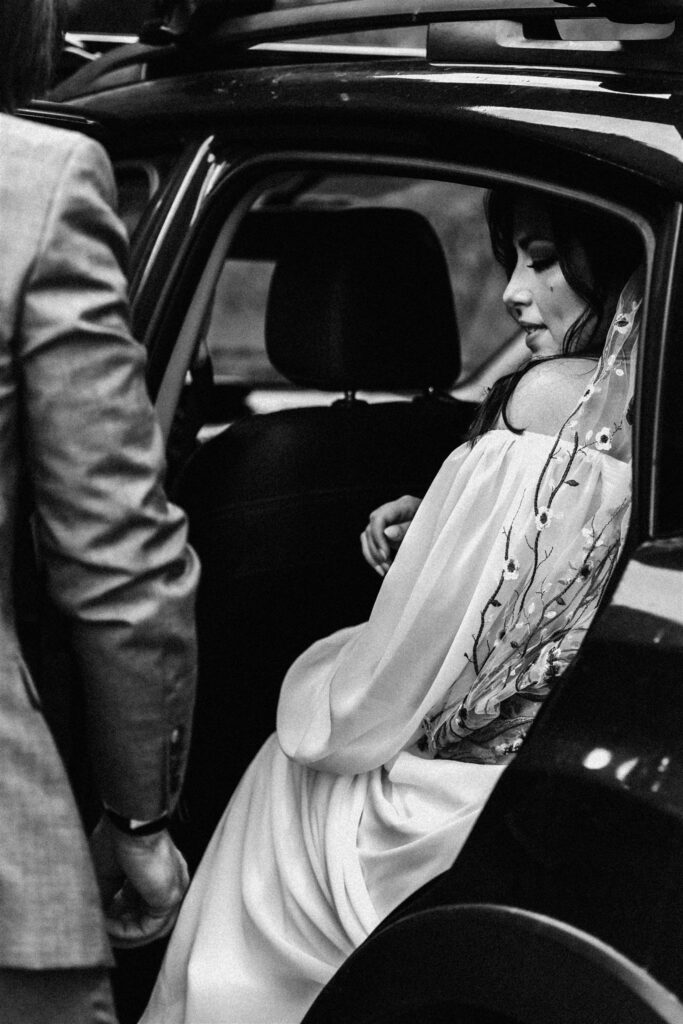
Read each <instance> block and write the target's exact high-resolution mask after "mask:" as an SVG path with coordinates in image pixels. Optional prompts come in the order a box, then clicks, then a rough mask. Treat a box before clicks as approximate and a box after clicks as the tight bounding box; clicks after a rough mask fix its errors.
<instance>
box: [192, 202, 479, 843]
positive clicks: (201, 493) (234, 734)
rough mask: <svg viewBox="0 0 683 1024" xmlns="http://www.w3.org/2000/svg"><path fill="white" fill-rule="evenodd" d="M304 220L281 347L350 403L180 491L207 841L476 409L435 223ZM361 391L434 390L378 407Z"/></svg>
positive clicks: (281, 282)
mask: <svg viewBox="0 0 683 1024" xmlns="http://www.w3.org/2000/svg"><path fill="white" fill-rule="evenodd" d="M289 227H290V230H289V232H284V234H286V235H288V244H286V245H285V246H283V247H282V250H281V251H280V252H279V254H278V260H277V263H276V267H275V270H274V274H273V278H272V282H271V288H270V294H269V299H268V308H267V314H266V345H267V349H268V353H269V356H270V359H271V361H272V362H273V364H274V365H275V366H276V367H277V368H278V369H280V370H281V372H283V373H284V374H285V375H286V376H287V377H289V379H290V380H292V381H293V382H294V383H296V384H298V385H301V386H305V387H315V388H319V389H322V390H325V391H330V392H331V393H332V394H336V395H337V396H339V393H340V392H341V393H342V394H343V395H344V396H345V397H344V398H343V399H342V400H341V401H336V402H335V401H333V400H331V402H330V404H329V405H326V406H318V407H313V408H299V409H290V410H286V411H282V412H276V413H269V414H265V415H256V416H251V417H248V418H245V419H243V420H241V421H240V422H238V423H236V424H234V425H232V426H230V427H229V428H228V429H226V430H225V431H223V432H222V433H221V434H219V435H218V436H216V437H214V438H212V439H211V440H209V441H207V442H206V443H205V444H204V445H203V446H202V447H201V448H200V449H199V450H198V451H197V452H196V453H195V454H194V456H193V457H192V458H191V459H190V461H189V463H188V464H187V466H186V468H185V470H184V471H183V473H182V475H181V477H180V480H179V485H178V497H179V500H180V501H181V503H182V504H183V505H184V507H185V508H186V509H187V511H188V514H189V519H190V538H191V541H192V543H193V544H194V546H195V548H196V549H197V551H198V553H199V555H200V558H201V559H202V563H203V574H202V582H201V586H200V593H199V599H198V629H199V639H200V681H199V687H200V688H199V699H198V706H197V715H196V727H195V740H194V749H193V753H192V755H191V759H190V765H189V768H188V781H187V786H186V791H187V794H188V796H187V800H188V804H189V810H190V813H191V814H192V816H193V823H192V828H194V831H195V834H196V835H199V834H200V833H201V835H202V836H203V837H204V839H205V838H207V837H208V831H209V830H210V828H211V827H213V824H215V820H216V818H217V816H218V814H219V813H220V810H221V809H222V807H223V806H224V804H225V800H226V798H227V796H228V795H229V792H230V790H231V788H232V787H233V786H234V784H235V783H236V781H237V780H238V778H239V776H240V774H241V772H242V771H243V770H244V768H245V766H246V764H247V763H248V761H249V759H250V758H251V757H252V756H253V754H254V753H255V751H256V749H257V748H258V745H259V744H260V743H261V742H262V741H263V740H264V739H265V738H266V736H267V735H268V734H269V733H270V732H271V731H272V729H273V727H274V721H275V708H276V704H277V698H278V693H279V688H280V684H281V682H282V678H283V675H284V673H285V671H286V669H287V668H288V666H289V665H290V664H291V662H292V660H293V659H294V658H295V657H296V656H297V655H298V654H299V653H300V652H301V651H303V650H304V649H305V648H306V647H307V646H308V645H309V644H310V643H311V642H313V641H314V640H315V639H317V638H319V637H321V636H324V635H326V634H328V633H330V632H333V631H334V630H336V629H339V628H341V627H343V626H346V625H350V624H353V623H357V622H361V621H363V620H364V619H365V618H367V616H368V614H369V612H370V609H371V607H372V603H373V601H374V598H375V596H376V594H377V590H378V588H379V584H380V579H379V577H378V576H377V574H376V573H374V572H373V571H372V570H371V569H370V567H369V566H368V565H367V564H366V563H365V562H364V561H363V559H362V557H361V552H360V542H359V535H360V533H361V531H362V530H363V528H364V527H365V525H366V523H367V519H368V515H369V513H370V511H371V510H372V509H373V508H376V507H377V506H378V505H380V504H382V503H383V502H385V501H388V500H391V499H393V498H397V497H399V496H400V495H402V494H415V495H422V494H424V492H425V490H426V489H427V487H428V486H429V483H430V482H431V480H432V479H433V477H434V475H435V473H436V472H437V470H438V468H439V466H440V464H441V462H442V461H443V459H444V458H445V457H446V455H447V454H448V453H449V452H450V451H451V450H452V449H453V448H454V447H456V446H457V445H458V444H459V443H460V442H461V440H462V437H463V434H464V432H465V430H466V428H467V426H468V423H469V421H470V419H471V416H472V411H473V409H472V407H471V406H469V405H464V404H463V403H458V402H454V401H452V400H450V399H449V398H448V397H447V396H442V395H440V394H439V391H438V389H440V388H443V387H446V386H448V385H449V384H450V383H451V382H452V380H453V379H454V378H455V376H457V373H458V368H459V353H458V335H457V326H456V321H455V313H454V309H453V300H452V291H451V285H450V279H449V275H448V268H447V265H446V260H445V257H444V254H443V251H442V249H441V246H440V243H439V241H438V239H437V237H436V235H435V234H434V232H433V230H432V229H431V227H430V226H429V224H428V223H427V222H426V221H425V220H424V219H423V218H422V217H421V216H419V215H418V214H415V213H413V212H412V211H406V210H355V209H354V210H344V211H335V212H333V213H328V212H324V213H322V212H319V211H313V212H311V213H310V215H306V216H302V217H301V219H299V215H297V217H295V218H293V220H292V224H291V225H290V226H289ZM281 228H282V225H280V229H281ZM274 234H277V235H278V237H281V236H282V234H283V232H282V230H280V231H279V232H274ZM358 388H362V389H368V390H373V389H378V388H385V389H392V390H413V391H414V390H420V389H423V390H424V392H425V394H424V395H422V396H420V397H418V398H416V399H414V400H412V401H410V400H404V401H390V402H380V403H368V402H365V401H360V400H358V399H357V398H355V394H354V393H355V391H356V389H358ZM207 773H208V774H211V775H212V776H213V778H214V783H213V784H212V786H211V787H210V788H211V792H210V793H209V794H207V792H206V788H207V787H206V775H207ZM209 804H212V806H211V807H209ZM202 841H203V840H200V845H201V842H202Z"/></svg>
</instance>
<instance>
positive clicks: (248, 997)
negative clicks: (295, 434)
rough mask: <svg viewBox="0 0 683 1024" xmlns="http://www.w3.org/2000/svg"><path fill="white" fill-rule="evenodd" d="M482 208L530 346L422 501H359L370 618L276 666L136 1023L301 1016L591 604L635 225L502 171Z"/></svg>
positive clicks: (603, 535) (607, 560)
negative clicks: (272, 688)
mask: <svg viewBox="0 0 683 1024" xmlns="http://www.w3.org/2000/svg"><path fill="white" fill-rule="evenodd" d="M488 215H489V225H490V230H491V237H492V242H493V246H494V251H495V253H496V256H497V257H498V259H499V260H500V261H501V262H502V263H503V265H504V267H505V269H506V271H507V274H508V278H509V280H508V284H507V287H506V289H505V292H504V295H503V301H504V302H505V304H506V306H507V308H508V310H509V312H510V313H511V314H512V316H513V318H514V319H515V320H516V321H517V323H518V324H519V325H520V327H521V328H522V329H523V330H524V331H525V332H526V341H527V346H528V349H529V353H530V359H529V360H528V362H527V363H526V364H525V365H524V366H523V367H521V368H520V369H519V371H517V372H516V373H514V374H512V375H511V376H509V377H506V378H503V379H502V380H500V381H498V383H497V384H496V385H495V386H494V387H493V388H492V389H491V391H490V393H489V395H488V397H487V398H486V400H485V401H484V403H483V404H482V406H481V408H480V411H479V413H478V415H477V418H476V420H475V422H474V424H473V426H472V429H471V433H470V440H469V441H467V442H466V443H465V444H464V445H462V446H461V447H459V448H458V449H456V450H455V451H454V452H453V453H452V454H451V455H450V456H449V457H448V458H447V459H446V461H445V463H444V464H443V467H442V469H441V470H440V472H439V473H438V475H437V477H436V479H435V480H434V482H433V484H432V486H431V487H430V489H429V491H428V492H427V495H426V496H425V498H424V499H423V500H422V502H419V501H418V500H417V499H414V498H409V497H406V498H403V499H401V500H400V501H397V502H392V503H390V504H389V505H388V506H383V507H382V509H379V510H377V512H376V513H375V514H373V516H372V517H371V521H370V524H369V525H368V528H367V529H366V531H365V533H364V535H363V538H362V546H363V553H364V555H365V557H366V558H367V560H368V561H369V562H370V563H371V564H372V565H374V566H375V567H377V568H378V569H379V571H380V572H381V573H382V574H383V575H385V577H386V578H385V579H384V582H383V584H382V588H381V591H380V593H379V596H378V598H377V601H376V603H375V606H374V608H373V611H372V614H371V616H370V619H369V621H368V622H367V623H364V624H362V625H360V626H354V627H349V628H346V629H343V630H341V631H339V632H337V633H335V634H333V635H332V636H330V637H327V638H326V639H323V640H321V641H319V642H317V643H316V644H314V645H313V646H312V647H311V648H309V649H308V650H307V651H306V652H305V653H304V654H302V655H301V656H300V657H299V658H298V659H297V660H296V662H295V663H294V664H293V665H292V667H291V669H290V670H289V672H288V673H287V675H286V677H285V680H284V683H283V687H282V691H281V696H280V704H279V709H278V722H277V733H276V734H275V735H273V736H272V737H271V738H270V739H269V740H268V741H267V742H266V743H265V745H264V746H263V748H262V749H261V751H260V753H259V754H258V755H257V756H256V758H255V759H254V761H253V762H252V764H251V766H250V768H249V769H248V770H247V772H246V773H245V775H244V777H243V779H242V782H241V783H240V785H239V787H238V789H237V790H236V792H235V794H234V795H233V797H232V800H231V801H230V804H229V806H228V808H227V810H226V812H225V815H224V817H223V819H222V821H221V823H220V824H219V826H218V828H217V830H216V832H215V834H214V837H213V840H212V842H211V844H210V846H209V848H208V850H207V852H206V854H205V856H204V859H203V862H202V864H201V866H200V868H199V871H198V873H197V875H196V877H195V879H194V882H193V884H192V887H191V890H190V894H189V896H188V898H187V900H186V902H185V905H184V907H183V910H182V912H181V916H180V919H179V922H178V925H177V927H176V931H175V934H174V936H173V938H172V940H171V945H170V947H169V950H168V953H167V956H166V960H165V963H164V966H163V968H162V972H161V975H160V977H159V980H158V982H157V985H156V988H155V991H154V993H153V996H152V999H151V1002H150V1004H149V1006H148V1008H147V1011H146V1013H145V1015H144V1017H143V1021H144V1024H177V1022H178V1024H179V1022H187V1024H197V1022H200V1021H201V1022H202V1024H210V1022H220V1024H227V1022H234V1024H238V1022H239V1024H245V1022H247V1021H254V1022H255V1021H259V1022H278V1024H284V1022H292V1024H293V1022H296V1021H300V1020H301V1019H302V1017H303V1016H304V1014H305V1013H306V1011H307V1009H308V1007H309V1006H310V1005H311V1003H312V1002H313V1000H314V999H315V997H316V995H317V994H318V992H319V991H320V990H321V988H322V987H323V986H324V985H325V984H326V983H327V981H329V979H330V978H331V977H332V975H333V974H334V972H335V971H336V970H337V968H338V967H339V966H340V964H341V963H342V962H343V961H344V959H345V958H346V957H347V956H348V955H349V954H350V953H351V952H352V951H353V950H354V949H355V948H356V947H357V946H358V945H359V944H360V943H361V942H362V941H363V940H364V939H365V938H366V937H367V936H368V935H369V934H370V932H372V930H373V929H374V928H375V927H376V926H377V924H378V923H379V922H380V921H381V920H382V919H383V918H384V917H385V916H386V915H387V914H389V913H390V911H392V910H393V909H394V908H395V907H396V906H398V905H399V904H400V903H401V902H402V901H403V900H404V899H405V898H406V897H407V896H408V895H409V894H410V893H412V892H413V891H414V890H416V889H417V888H418V887H419V886H421V885H423V884H424V883H425V882H427V881H429V880H430V879H431V878H433V877H435V876H436V875H438V874H439V873H441V872H443V871H445V870H446V869H447V868H449V867H450V866H451V864H452V863H453V861H454V859H455V858H456V857H457V855H458V853H459V851H460V850H461V848H462V846H463V844H464V842H465V840H466V838H467V836H468V834H469V832H470V830H471V828H472V825H473V823H474V821H475V819H476V817H477V815H478V814H479V812H480V810H481V808H482V806H483V805H484V803H485V801H486V799H487V797H488V796H489V794H490V793H491V790H492V789H493V787H494V786H495V784H496V782H497V780H498V779H499V777H500V775H501V772H503V770H504V768H505V766H506V764H507V763H509V761H510V760H511V758H513V757H514V754H515V752H516V751H517V750H518V749H519V747H520V745H521V743H522V741H523V739H524V736H525V734H526V732H527V730H528V728H529V726H530V725H531V723H532V721H533V719H534V716H535V714H536V712H537V710H538V708H539V707H540V705H541V703H542V701H543V700H544V698H545V697H546V696H547V694H548V693H549V692H550V691H551V690H552V687H553V684H554V682H555V680H556V679H557V678H558V677H559V676H560V675H562V673H563V672H564V671H565V670H566V669H567V667H568V665H569V664H570V663H571V661H572V659H573V658H574V656H575V654H576V652H577V650H578V648H579V646H580V644H581V642H582V639H583V637H584V635H585V633H586V630H587V628H588V626H589V625H590V623H591V620H592V619H593V616H594V614H595V611H596V608H597V606H598V604H599V601H600V598H601V595H602V594H603V592H604V589H605V585H606V584H607V581H608V580H609V577H610V574H611V572H612V569H613V567H614V565H615V563H616V561H617V559H618V557H619V553H620V550H621V548H622V545H623V543H624V538H625V534H626V530H627V527H628V520H629V510H630V496H631V467H630V461H631V427H630V419H631V417H630V408H631V401H632V394H633V384H634V373H635V368H634V367H635V342H636V340H637V337H638V332H639V325H640V295H639V290H638V284H637V280H636V278H635V277H632V276H631V275H633V272H634V270H635V267H636V264H637V260H638V246H637V245H636V244H634V241H633V239H632V238H631V237H630V235H628V234H627V233H626V232H625V231H624V229H622V228H621V227H620V226H619V225H617V224H613V223H611V222H609V223H607V222H606V219H605V218H604V217H600V216H598V215H597V214H596V213H595V211H586V210H583V209H581V208H578V207H576V208H575V207H573V206H571V205H568V204H561V203H560V202H558V201H555V200H551V199H547V198H539V197H537V196H536V195H535V194H532V193H527V192H524V191H522V190H504V191H503V190H501V191H495V192H493V193H492V194H491V195H490V197H489V201H488ZM408 523H410V526H409V529H406V528H407V525H408ZM404 534H405V536H404ZM399 545H400V546H399ZM394 554H395V555H396V557H395V558H394ZM207 784H209V783H208V780H207Z"/></svg>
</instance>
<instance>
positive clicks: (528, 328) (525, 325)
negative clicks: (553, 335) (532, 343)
mask: <svg viewBox="0 0 683 1024" xmlns="http://www.w3.org/2000/svg"><path fill="white" fill-rule="evenodd" d="M517 323H518V324H519V326H520V327H521V328H522V330H523V331H525V332H526V335H527V337H529V336H530V335H532V334H535V333H536V331H545V330H547V328H546V325H545V324H542V323H541V324H532V323H529V321H527V320H518V321H517Z"/></svg>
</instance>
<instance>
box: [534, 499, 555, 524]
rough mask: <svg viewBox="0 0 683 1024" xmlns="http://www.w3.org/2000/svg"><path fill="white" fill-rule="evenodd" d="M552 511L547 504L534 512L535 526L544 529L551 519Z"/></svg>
mask: <svg viewBox="0 0 683 1024" xmlns="http://www.w3.org/2000/svg"><path fill="white" fill-rule="evenodd" d="M553 516H554V512H553V511H552V509H549V508H548V506H547V505H542V506H541V507H540V508H539V510H538V512H537V513H536V527H537V529H539V530H545V529H546V528H547V527H548V526H550V524H551V522H552V521H553Z"/></svg>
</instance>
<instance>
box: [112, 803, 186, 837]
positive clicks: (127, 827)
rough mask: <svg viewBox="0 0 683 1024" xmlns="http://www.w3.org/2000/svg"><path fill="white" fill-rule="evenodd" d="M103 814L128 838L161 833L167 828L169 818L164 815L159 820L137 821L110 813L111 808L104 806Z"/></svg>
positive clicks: (114, 812)
mask: <svg viewBox="0 0 683 1024" xmlns="http://www.w3.org/2000/svg"><path fill="white" fill-rule="evenodd" d="M104 813H105V814H106V816H107V817H108V818H109V820H110V821H111V823H112V825H115V826H116V828H118V829H119V830H120V831H121V832H125V833H126V835H129V836H153V835H155V834H156V833H157V832H163V830H164V829H165V828H168V826H169V821H170V819H169V816H168V814H166V813H164V814H162V815H161V817H160V818H151V819H150V820H149V821H138V820H137V819H136V818H125V817H124V816H123V815H122V814H117V813H116V811H112V809H111V807H107V805H106V804H105V805H104Z"/></svg>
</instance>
